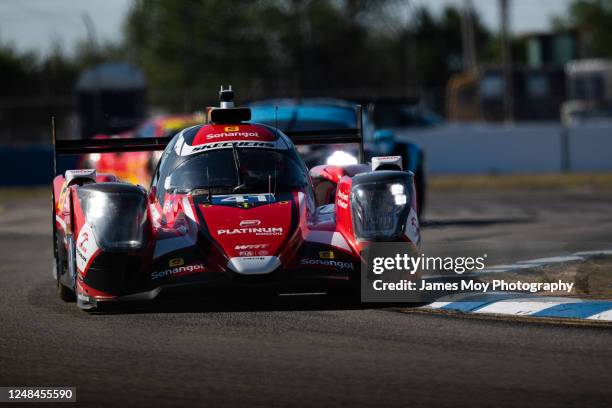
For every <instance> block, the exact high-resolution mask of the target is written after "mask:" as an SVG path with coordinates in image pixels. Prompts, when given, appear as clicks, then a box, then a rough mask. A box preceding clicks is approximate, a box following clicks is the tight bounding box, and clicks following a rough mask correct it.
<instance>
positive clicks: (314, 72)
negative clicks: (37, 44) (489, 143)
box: [0, 0, 612, 140]
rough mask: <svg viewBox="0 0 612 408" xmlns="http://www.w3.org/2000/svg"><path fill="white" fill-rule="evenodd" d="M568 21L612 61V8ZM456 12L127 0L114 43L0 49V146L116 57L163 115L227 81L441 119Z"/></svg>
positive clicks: (244, 91) (600, 2) (371, 5)
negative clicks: (420, 108) (134, 69)
mask: <svg viewBox="0 0 612 408" xmlns="http://www.w3.org/2000/svg"><path fill="white" fill-rule="evenodd" d="M570 11H571V13H570V15H569V17H561V18H557V19H556V20H555V24H556V25H557V26H563V27H566V26H572V27H578V28H584V29H585V30H588V32H589V34H590V35H591V36H592V37H593V41H592V44H593V48H592V53H593V56H612V46H610V41H609V39H610V38H612V37H611V34H612V31H611V30H612V28H611V27H612V0H593V1H591V0H575V1H574V2H573V4H572V6H571V10H570ZM461 13H462V11H461V10H460V9H457V8H453V7H447V8H446V9H444V11H443V12H442V13H441V14H440V15H433V14H432V13H431V12H430V11H429V9H427V8H426V7H422V6H414V5H413V3H412V2H411V1H409V0H257V1H252V0H232V1H227V0H180V1H179V0H134V2H133V3H132V5H131V7H130V10H129V13H128V15H127V16H126V18H125V22H124V35H123V39H122V41H120V42H119V43H117V44H104V45H102V46H99V45H96V44H95V43H92V42H87V41H85V40H83V41H81V42H80V43H79V44H78V45H77V47H76V49H75V51H74V52H71V53H67V52H65V50H63V49H62V47H61V46H59V45H57V46H55V47H53V49H52V50H51V52H49V53H48V54H46V55H44V56H41V55H36V54H35V53H32V52H25V53H21V52H18V51H16V50H15V49H14V48H13V47H12V46H11V45H10V44H6V43H2V44H0V137H1V138H2V140H6V137H5V133H6V131H5V130H6V128H9V127H10V124H11V123H27V124H28V125H31V126H34V125H36V124H37V121H38V120H39V119H38V118H42V120H44V121H46V120H47V118H48V117H49V114H50V113H55V114H58V115H60V116H62V115H65V114H67V113H68V112H69V111H70V110H71V109H73V105H74V98H73V95H72V92H73V88H74V84H75V82H76V79H77V77H78V75H79V73H80V72H81V71H82V70H83V69H85V68H88V67H91V66H93V65H95V64H97V63H99V62H103V61H109V60H118V59H121V60H128V61H130V62H132V63H133V64H134V65H136V66H138V67H140V68H141V69H142V70H143V71H144V73H145V75H146V77H147V80H148V85H149V95H150V97H149V99H150V101H151V102H152V104H153V105H155V106H159V107H163V108H165V109H168V110H173V111H181V110H193V109H198V108H201V107H202V104H204V103H210V102H211V100H212V99H213V98H214V96H215V92H216V89H217V87H218V86H219V84H228V83H231V84H233V85H234V87H235V88H237V89H238V92H239V94H238V96H242V97H243V99H244V98H261V97H271V96H312V95H325V96H340V97H361V96H421V97H426V98H428V100H429V102H430V104H431V105H433V106H434V107H435V108H438V110H441V109H442V107H443V106H444V105H443V97H444V89H445V86H446V83H447V80H448V78H449V77H450V75H452V74H453V73H455V72H460V71H462V69H463V66H462V43H461ZM472 20H473V22H474V23H473V24H474V33H475V43H476V50H477V59H478V63H479V64H486V63H497V62H499V60H500V45H499V41H498V37H497V33H494V32H491V31H489V30H488V29H487V28H486V27H485V26H484V25H483V24H482V23H481V21H480V19H479V18H478V16H477V15H475V16H474V17H473V18H472ZM515 41H517V42H518V41H520V39H516V40H515ZM515 48H516V51H517V52H516V54H517V55H515V56H514V60H515V61H518V62H520V61H521V60H524V56H523V55H522V54H521V53H520V52H519V50H521V49H522V47H519V46H516V47H515Z"/></svg>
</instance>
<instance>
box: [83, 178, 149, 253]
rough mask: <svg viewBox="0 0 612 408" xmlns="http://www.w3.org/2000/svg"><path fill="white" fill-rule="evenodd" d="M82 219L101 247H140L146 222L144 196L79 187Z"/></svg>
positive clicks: (115, 248) (120, 248) (108, 248)
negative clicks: (89, 226)
mask: <svg viewBox="0 0 612 408" xmlns="http://www.w3.org/2000/svg"><path fill="white" fill-rule="evenodd" d="M78 194H79V199H80V201H81V206H82V207H83V211H84V212H85V218H86V220H87V222H88V223H89V224H90V225H91V228H92V230H93V232H94V235H95V239H96V242H97V244H98V246H100V248H102V249H105V250H108V251H113V250H131V249H139V248H141V247H142V246H143V241H144V240H143V235H144V228H143V225H144V223H145V221H146V214H147V213H146V208H145V202H146V200H145V198H144V195H141V194H130V193H122V194H118V193H109V192H102V191H95V190H87V189H84V188H80V189H79V190H78Z"/></svg>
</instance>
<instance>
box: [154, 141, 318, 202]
mask: <svg viewBox="0 0 612 408" xmlns="http://www.w3.org/2000/svg"><path fill="white" fill-rule="evenodd" d="M307 182H308V176H307V173H306V168H305V167H304V166H303V164H302V162H301V161H300V159H299V158H297V156H295V155H294V154H293V153H291V152H280V151H275V150H267V149H241V148H237V149H235V150H233V149H222V150H215V151H211V152H206V153H201V154H199V155H198V156H196V157H194V158H192V159H189V160H187V161H186V162H184V163H182V164H181V165H180V166H178V167H177V168H176V169H175V170H174V171H173V172H172V173H171V174H170V176H169V177H168V179H167V180H166V182H165V185H164V187H165V188H166V190H174V191H177V192H178V191H190V190H193V189H210V190H211V191H212V192H214V193H219V194H223V193H231V192H245V193H264V192H268V191H269V190H271V191H277V192H281V191H284V192H286V191H291V190H293V189H296V188H303V187H304V186H305V185H306V184H307Z"/></svg>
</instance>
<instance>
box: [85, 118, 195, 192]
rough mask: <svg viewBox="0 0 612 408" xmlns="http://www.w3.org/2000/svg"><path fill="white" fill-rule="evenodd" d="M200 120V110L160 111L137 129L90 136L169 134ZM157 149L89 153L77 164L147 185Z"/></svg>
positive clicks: (172, 134)
mask: <svg viewBox="0 0 612 408" xmlns="http://www.w3.org/2000/svg"><path fill="white" fill-rule="evenodd" d="M203 122H204V116H203V115H201V114H189V115H187V114H184V115H163V116H157V117H154V118H151V119H149V120H147V121H146V122H144V123H143V124H142V125H141V126H139V127H138V128H137V129H135V130H133V131H129V132H124V133H121V134H119V135H113V136H108V135H97V136H94V139H108V138H114V139H122V138H123V139H132V138H153V137H171V136H174V135H175V134H176V133H178V132H179V131H180V130H182V129H185V128H186V127H189V126H194V125H197V124H201V123H203ZM159 157H160V154H159V152H157V151H155V152H149V151H143V152H117V153H90V154H88V155H86V156H84V157H83V158H82V160H81V161H80V163H79V167H80V168H92V169H96V171H98V172H99V173H113V174H114V175H115V176H116V177H118V178H119V179H120V180H123V181H127V182H130V183H133V184H140V185H143V186H145V185H148V184H149V182H150V181H151V175H152V174H153V171H154V170H155V166H157V162H158V160H159Z"/></svg>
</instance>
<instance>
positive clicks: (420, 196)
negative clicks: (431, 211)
mask: <svg viewBox="0 0 612 408" xmlns="http://www.w3.org/2000/svg"><path fill="white" fill-rule="evenodd" d="M414 187H415V189H416V195H417V216H418V217H419V219H420V218H421V216H422V215H423V210H424V209H425V194H426V181H425V169H424V168H423V162H421V164H420V165H419V167H418V168H417V170H416V173H415V175H414Z"/></svg>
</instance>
